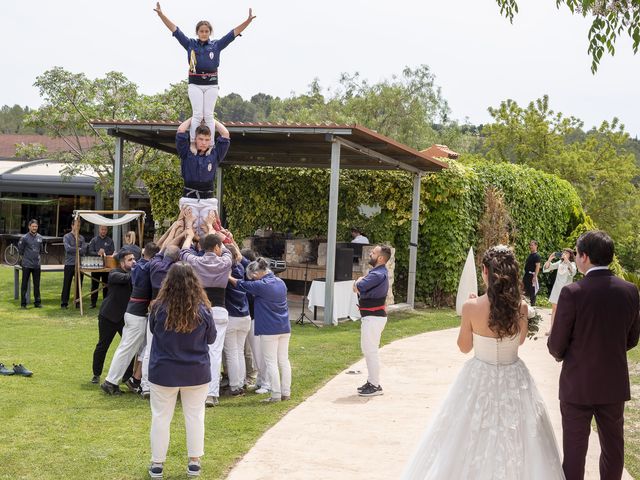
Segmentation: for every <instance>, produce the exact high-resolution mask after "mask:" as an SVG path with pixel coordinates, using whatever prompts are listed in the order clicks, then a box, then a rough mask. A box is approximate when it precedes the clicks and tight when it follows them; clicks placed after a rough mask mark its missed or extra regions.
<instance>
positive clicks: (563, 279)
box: [542, 248, 578, 335]
mask: <svg viewBox="0 0 640 480" xmlns="http://www.w3.org/2000/svg"><path fill="white" fill-rule="evenodd" d="M574 259H575V256H574V254H573V250H571V249H570V248H565V249H564V250H562V252H560V258H559V259H558V258H557V256H556V253H555V252H554V253H552V254H551V255H549V258H548V259H547V261H546V262H544V265H543V266H542V271H543V272H544V273H549V272H551V271H553V270H557V272H558V273H557V274H556V280H555V282H553V288H552V289H551V294H550V295H549V303H551V325H550V327H549V331H548V332H547V333H546V334H547V335H549V334H550V333H551V329H552V328H553V320H554V318H555V316H556V308H558V297H560V290H562V287H564V286H565V285H568V284H570V283H571V282H573V277H575V276H576V272H577V271H578V269H577V267H576V264H575V262H574V261H573V260H574ZM553 260H557V261H556V262H554V261H553Z"/></svg>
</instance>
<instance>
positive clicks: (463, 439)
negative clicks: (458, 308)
mask: <svg viewBox="0 0 640 480" xmlns="http://www.w3.org/2000/svg"><path fill="white" fill-rule="evenodd" d="M518 272H519V270H518V263H517V261H516V259H515V256H514V253H513V251H512V250H511V249H510V248H509V247H506V246H503V245H499V246H496V247H492V248H490V249H489V250H487V251H486V252H485V254H484V257H483V258H482V278H483V280H484V283H485V285H486V286H487V293H486V294H485V295H482V296H480V297H478V298H471V299H469V300H467V301H466V302H465V304H464V306H463V307H462V323H461V325H460V334H459V335H458V347H459V348H460V350H461V351H462V352H463V353H467V352H470V351H471V349H473V350H474V357H473V358H472V359H471V360H469V361H467V362H466V363H465V365H464V367H463V368H462V370H461V372H460V373H459V374H458V377H457V379H456V380H455V382H454V383H453V386H452V387H451V390H450V391H449V393H448V394H447V397H446V399H445V400H444V403H443V405H442V406H441V407H440V410H439V411H438V412H437V413H436V415H435V417H434V418H433V419H432V420H431V422H430V424H429V426H428V428H427V430H426V432H425V434H424V436H423V438H422V440H421V442H420V444H419V446H418V449H417V450H416V452H415V453H414V455H413V457H412V458H411V460H410V461H409V464H408V465H407V466H406V468H405V471H404V474H403V476H402V478H403V479H406V480H409V479H411V480H417V479H442V480H455V479H465V480H467V479H469V480H471V479H482V480H484V479H509V480H522V479H531V480H534V479H536V480H537V479H545V480H554V479H564V475H563V473H562V466H561V463H560V456H559V453H558V447H557V444H556V439H555V436H554V434H553V429H552V427H551V422H550V421H549V416H548V414H547V410H546V408H545V405H544V402H543V401H542V398H541V396H540V394H539V393H538V389H537V388H536V386H535V383H534V381H533V378H532V377H531V374H530V373H529V370H528V369H527V367H526V366H525V364H524V363H523V362H522V360H520V359H519V358H518V347H519V346H520V345H521V344H522V343H523V342H524V340H525V338H526V336H527V315H526V313H527V306H526V304H525V303H524V302H522V300H521V298H522V294H521V289H520V280H519V273H518Z"/></svg>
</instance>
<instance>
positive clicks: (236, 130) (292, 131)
mask: <svg viewBox="0 0 640 480" xmlns="http://www.w3.org/2000/svg"><path fill="white" fill-rule="evenodd" d="M92 125H93V127H94V128H96V129H102V130H106V131H107V133H108V134H109V135H112V136H114V137H115V138H116V154H115V157H116V158H115V167H114V188H113V191H114V199H113V208H114V209H115V210H118V209H119V208H120V204H121V199H120V196H121V194H120V193H119V192H120V191H121V188H120V185H121V179H122V150H123V145H124V142H125V141H128V142H134V143H138V144H141V145H146V146H148V147H152V148H156V149H158V150H161V151H163V152H168V153H173V154H177V151H176V146H175V135H176V131H177V129H178V125H179V124H178V123H174V122H144V121H94V122H92ZM225 126H226V127H227V129H228V130H229V132H230V135H231V148H230V149H229V153H228V154H227V156H226V157H225V160H224V162H223V163H222V166H221V167H219V168H218V172H217V174H216V183H217V185H216V186H217V192H218V195H217V196H218V202H219V204H220V205H222V182H223V172H224V167H225V166H226V165H239V166H243V165H244V166H270V167H298V168H330V169H331V180H330V189H329V220H328V225H327V265H326V277H325V278H326V286H325V302H324V305H325V314H324V323H325V324H326V325H330V324H331V319H332V318H333V291H334V289H333V286H334V274H335V253H336V232H337V220H338V192H339V179H340V169H341V168H359V169H368V170H404V171H406V172H409V173H410V174H411V175H413V197H412V212H411V237H410V242H409V278H408V285H407V304H408V305H409V306H410V307H413V306H414V302H415V282H416V262H417V258H418V221H419V207H420V182H421V178H422V175H424V174H425V173H427V172H437V171H440V170H442V169H443V168H447V164H446V163H445V162H442V161H440V160H437V159H435V158H432V157H430V156H428V155H427V154H425V153H422V152H418V151H417V150H414V149H413V148H411V147H408V146H406V145H403V144H401V143H399V142H396V141H394V140H392V139H390V138H388V137H385V136H383V135H380V134H378V133H376V132H374V131H373V130H369V129H367V128H365V127H363V126H361V125H336V124H326V125H322V124H316V125H310V124H271V123H238V122H229V123H225ZM114 237H115V238H118V236H117V235H116V234H115V232H114Z"/></svg>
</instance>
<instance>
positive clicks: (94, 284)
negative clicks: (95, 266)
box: [91, 272, 109, 306]
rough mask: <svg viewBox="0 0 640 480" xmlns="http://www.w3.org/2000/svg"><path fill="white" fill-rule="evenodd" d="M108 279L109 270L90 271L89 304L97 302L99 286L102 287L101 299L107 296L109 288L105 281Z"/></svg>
mask: <svg viewBox="0 0 640 480" xmlns="http://www.w3.org/2000/svg"><path fill="white" fill-rule="evenodd" d="M108 280H109V272H92V273H91V305H93V306H95V304H96V303H97V302H98V294H99V293H100V287H101V286H102V287H104V288H103V289H102V299H103V300H104V299H105V298H107V293H108V291H109V289H108V288H107V281H108Z"/></svg>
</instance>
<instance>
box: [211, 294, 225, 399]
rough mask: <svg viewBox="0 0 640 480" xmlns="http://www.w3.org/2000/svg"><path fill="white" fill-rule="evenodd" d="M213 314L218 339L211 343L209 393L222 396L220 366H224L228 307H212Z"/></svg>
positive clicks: (213, 395)
mask: <svg viewBox="0 0 640 480" xmlns="http://www.w3.org/2000/svg"><path fill="white" fill-rule="evenodd" d="M211 315H212V316H213V323H214V324H215V326H216V341H215V342H213V343H212V344H211V345H209V360H210V361H211V382H210V383H209V392H208V393H207V395H209V396H212V397H219V396H220V367H221V366H222V348H223V347H224V337H225V335H226V332H227V325H228V324H229V313H228V312H227V309H226V308H222V307H212V308H211Z"/></svg>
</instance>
